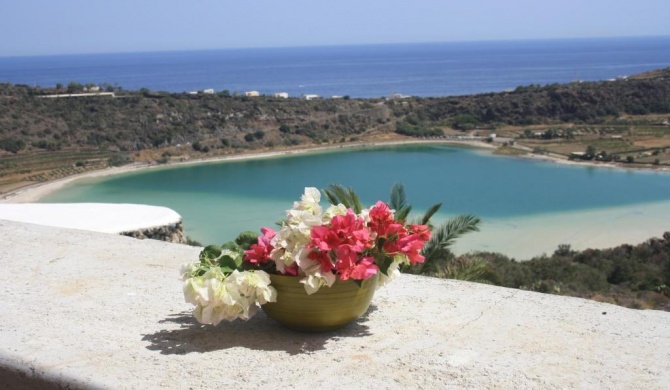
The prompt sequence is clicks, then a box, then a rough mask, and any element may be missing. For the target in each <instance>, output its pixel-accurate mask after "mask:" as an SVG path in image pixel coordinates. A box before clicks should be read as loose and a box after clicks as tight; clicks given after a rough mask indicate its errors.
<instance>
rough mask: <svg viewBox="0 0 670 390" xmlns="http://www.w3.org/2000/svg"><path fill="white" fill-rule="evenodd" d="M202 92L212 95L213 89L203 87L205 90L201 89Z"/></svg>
mask: <svg viewBox="0 0 670 390" xmlns="http://www.w3.org/2000/svg"><path fill="white" fill-rule="evenodd" d="M202 93H205V94H208V95H214V89H212V88H209V89H205V90H203V91H202Z"/></svg>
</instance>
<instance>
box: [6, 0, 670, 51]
mask: <svg viewBox="0 0 670 390" xmlns="http://www.w3.org/2000/svg"><path fill="white" fill-rule="evenodd" d="M0 15H2V23H0V36H1V37H2V39H0V56H18V55H49V54H73V53H100V52H103V53H104V52H135V51H165V50H194V49H217V48H240V47H281V46H314V45H348V44H369V43H404V42H441V41H471V40H509V39H542V38H576V37H614V36H648V35H670V23H668V21H667V18H668V15H670V1H669V0H637V1H630V0H628V1H622V0H560V1H557V0H467V1H466V0H441V1H440V0H337V1H328V2H326V1H319V0H283V1H278V0H237V1H230V0H59V1H50V0H0Z"/></svg>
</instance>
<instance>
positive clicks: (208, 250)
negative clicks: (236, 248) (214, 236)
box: [199, 245, 221, 263]
mask: <svg viewBox="0 0 670 390" xmlns="http://www.w3.org/2000/svg"><path fill="white" fill-rule="evenodd" d="M219 256H221V249H220V248H219V247H218V246H216V245H208V246H206V247H205V248H204V249H203V250H202V251H201V252H200V257H199V258H200V262H203V261H206V262H210V263H213V262H214V261H216V259H218V258H219Z"/></svg>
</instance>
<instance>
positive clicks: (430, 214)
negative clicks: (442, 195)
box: [420, 203, 442, 225]
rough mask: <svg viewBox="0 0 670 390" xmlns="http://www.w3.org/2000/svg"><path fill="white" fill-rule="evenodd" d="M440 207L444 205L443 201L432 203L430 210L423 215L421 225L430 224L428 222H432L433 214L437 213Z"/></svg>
mask: <svg viewBox="0 0 670 390" xmlns="http://www.w3.org/2000/svg"><path fill="white" fill-rule="evenodd" d="M440 207H442V203H438V204H434V205H432V206H431V207H430V208H429V209H428V211H426V213H425V214H424V215H423V217H421V223H420V225H428V223H429V222H430V219H431V218H433V215H435V213H437V211H438V210H439V209H440Z"/></svg>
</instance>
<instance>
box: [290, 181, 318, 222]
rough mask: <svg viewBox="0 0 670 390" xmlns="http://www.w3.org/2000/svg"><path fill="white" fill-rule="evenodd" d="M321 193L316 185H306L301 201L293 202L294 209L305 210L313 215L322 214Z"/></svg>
mask: <svg viewBox="0 0 670 390" xmlns="http://www.w3.org/2000/svg"><path fill="white" fill-rule="evenodd" d="M320 201H321V193H320V192H319V190H318V189H316V188H314V187H305V193H304V194H303V195H302V197H301V199H300V202H293V209H294V210H305V211H308V212H310V213H311V214H313V215H321V205H319V202H320Z"/></svg>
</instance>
